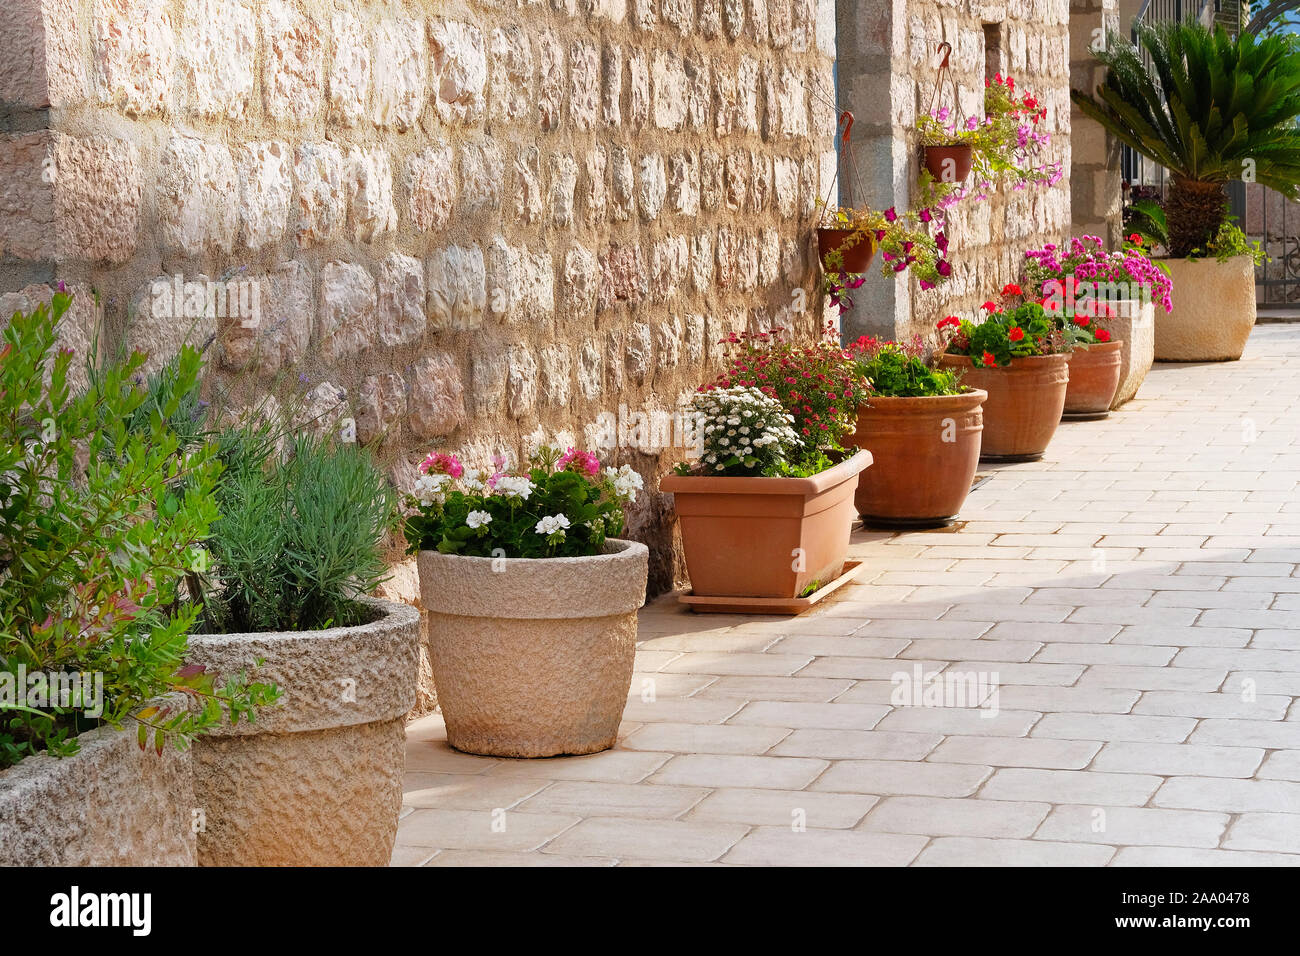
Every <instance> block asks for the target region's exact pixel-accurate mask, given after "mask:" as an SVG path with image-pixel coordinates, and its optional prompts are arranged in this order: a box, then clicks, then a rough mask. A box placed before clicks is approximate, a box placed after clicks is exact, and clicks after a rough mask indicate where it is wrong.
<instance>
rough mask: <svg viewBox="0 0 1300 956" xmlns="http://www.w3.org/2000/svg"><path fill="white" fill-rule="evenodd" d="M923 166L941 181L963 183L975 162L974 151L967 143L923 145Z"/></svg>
mask: <svg viewBox="0 0 1300 956" xmlns="http://www.w3.org/2000/svg"><path fill="white" fill-rule="evenodd" d="M922 148H923V150H924V152H925V168H926V169H927V170H929V172H930V175H931V176H933V177H934V178H935V179H936V180H937V181H938V182H941V183H964V182H965V181H966V177H967V176H969V175H970V170H971V167H972V166H973V165H974V164H975V153H974V150H973V148H972V147H970V146H968V145H956V146H925V147H922Z"/></svg>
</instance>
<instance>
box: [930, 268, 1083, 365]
mask: <svg viewBox="0 0 1300 956" xmlns="http://www.w3.org/2000/svg"><path fill="white" fill-rule="evenodd" d="M1022 294H1023V293H1022V292H1021V289H1020V287H1019V286H1017V285H1008V286H1005V287H1003V290H1002V298H1003V300H1004V301H1003V303H1002V304H1000V303H998V302H995V301H993V300H989V301H988V302H985V303H984V304H983V305H982V306H981V309H983V310H984V312H985V313H986V315H985V317H984V319H983V320H982V321H980V322H973V321H971V320H970V319H961V318H958V317H957V316H955V315H950V316H948V317H947V318H944V319H940V320H939V322H938V324H937V325H936V328H937V329H938V331H939V334H940V337H941V340H942V342H943V346H944V350H945V351H946V352H947V353H948V354H949V355H965V356H969V358H970V360H971V364H972V365H974V366H975V367H976V368H985V367H994V368H996V367H1004V366H1007V365H1009V364H1011V360H1012V359H1015V358H1024V357H1027V356H1031V355H1052V354H1054V353H1057V352H1069V351H1072V350H1073V349H1074V346H1075V345H1076V344H1077V343H1078V342H1079V341H1080V340H1081V339H1080V336H1079V334H1078V331H1077V329H1076V327H1075V326H1073V325H1071V324H1066V325H1064V326H1063V325H1062V323H1058V322H1056V321H1055V320H1054V319H1053V317H1052V316H1050V315H1049V314H1048V313H1047V310H1046V309H1044V308H1043V306H1042V305H1041V304H1040V303H1038V302H1021V303H1020V304H1018V305H1016V304H1012V303H1014V302H1015V301H1016V300H1018V299H1019V298H1020V297H1021V296H1022ZM1008 304H1010V305H1011V308H1010V311H1008V310H1007V309H1006V307H1005V306H1006V305H1008Z"/></svg>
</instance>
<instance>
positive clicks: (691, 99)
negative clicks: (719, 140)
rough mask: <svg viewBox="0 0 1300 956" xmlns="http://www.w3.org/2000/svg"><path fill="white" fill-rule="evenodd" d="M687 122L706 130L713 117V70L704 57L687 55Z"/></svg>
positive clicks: (702, 130) (695, 127) (700, 129)
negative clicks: (698, 57)
mask: <svg viewBox="0 0 1300 956" xmlns="http://www.w3.org/2000/svg"><path fill="white" fill-rule="evenodd" d="M684 66H685V70H686V122H687V124H688V125H689V126H690V127H691V129H694V130H698V131H700V132H705V131H706V130H708V129H709V125H710V123H711V121H712V119H713V71H712V70H711V69H710V67H709V61H708V60H707V59H704V58H700V59H696V58H694V57H689V56H688V57H687V58H686V61H685V64H684Z"/></svg>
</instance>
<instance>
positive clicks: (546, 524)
mask: <svg viewBox="0 0 1300 956" xmlns="http://www.w3.org/2000/svg"><path fill="white" fill-rule="evenodd" d="M567 527H569V519H568V518H567V517H565V516H564V515H562V514H559V515H550V516H549V517H546V518H543V519H542V520H541V521H539V522H537V527H535V528H534V529H533V531H535V532H536V533H537V534H545V535H551V534H555V532H557V531H563V530H564V529H565V528H567Z"/></svg>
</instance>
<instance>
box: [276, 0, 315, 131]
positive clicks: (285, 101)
mask: <svg viewBox="0 0 1300 956" xmlns="http://www.w3.org/2000/svg"><path fill="white" fill-rule="evenodd" d="M261 26H262V96H263V100H264V102H265V105H266V111H267V113H268V114H269V115H270V117H271V118H272V119H275V120H282V121H288V122H293V123H306V122H308V121H309V120H311V119H313V118H315V117H316V115H317V114H318V113H319V112H320V108H321V101H322V93H323V86H324V83H323V73H324V64H325V49H324V38H323V37H322V31H321V28H320V25H319V24H317V22H316V21H315V20H313V19H312V18H311V17H309V16H307V15H306V14H304V13H302V12H301V11H300V10H298V9H297V8H295V7H294V6H292V5H291V4H290V3H288V2H287V0H266V3H265V5H264V6H263V7H262V13H261Z"/></svg>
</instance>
